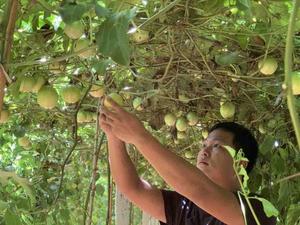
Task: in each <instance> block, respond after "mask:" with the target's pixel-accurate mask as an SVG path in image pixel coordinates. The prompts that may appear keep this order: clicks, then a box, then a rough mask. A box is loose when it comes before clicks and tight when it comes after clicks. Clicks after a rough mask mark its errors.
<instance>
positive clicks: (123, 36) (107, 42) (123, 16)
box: [96, 10, 133, 65]
mask: <svg viewBox="0 0 300 225" xmlns="http://www.w3.org/2000/svg"><path fill="white" fill-rule="evenodd" d="M132 15H133V11H132V10H130V11H126V12H120V13H118V14H114V15H112V16H110V17H108V18H107V19H106V20H105V21H104V22H103V23H102V25H101V26H100V29H99V32H98V33H97V34H96V41H97V45H98V50H99V51H100V53H101V54H103V55H104V56H109V57H111V58H112V59H113V60H114V61H115V62H117V63H119V64H121V65H128V64H129V61H130V47H129V38H128V35H127V32H128V25H129V21H130V20H131V19H132Z"/></svg>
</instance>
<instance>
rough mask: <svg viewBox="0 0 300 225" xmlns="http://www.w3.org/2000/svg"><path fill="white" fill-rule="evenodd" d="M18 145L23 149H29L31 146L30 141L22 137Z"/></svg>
mask: <svg viewBox="0 0 300 225" xmlns="http://www.w3.org/2000/svg"><path fill="white" fill-rule="evenodd" d="M18 144H19V145H20V146H21V147H23V148H26V147H29V146H30V140H29V138H28V137H25V136H24V137H21V138H19V139H18Z"/></svg>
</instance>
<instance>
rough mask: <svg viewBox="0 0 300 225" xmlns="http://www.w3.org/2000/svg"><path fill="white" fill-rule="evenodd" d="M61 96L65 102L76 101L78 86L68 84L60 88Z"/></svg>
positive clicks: (78, 95) (78, 92) (77, 99)
mask: <svg viewBox="0 0 300 225" xmlns="http://www.w3.org/2000/svg"><path fill="white" fill-rule="evenodd" d="M62 98H63V100H64V101H65V102H66V103H70V104H72V103H76V102H78V101H79V99H80V88H79V87H77V86H69V87H66V88H64V89H63V90H62Z"/></svg>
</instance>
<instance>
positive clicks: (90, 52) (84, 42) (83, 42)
mask: <svg viewBox="0 0 300 225" xmlns="http://www.w3.org/2000/svg"><path fill="white" fill-rule="evenodd" d="M89 44H90V41H89V40H88V39H80V40H78V41H77V42H76V44H75V47H74V52H79V53H78V54H77V55H78V56H79V57H80V58H83V59H86V58H89V57H92V56H95V54H96V51H95V49H87V48H88V47H89ZM84 49H86V50H85V51H82V50H84Z"/></svg>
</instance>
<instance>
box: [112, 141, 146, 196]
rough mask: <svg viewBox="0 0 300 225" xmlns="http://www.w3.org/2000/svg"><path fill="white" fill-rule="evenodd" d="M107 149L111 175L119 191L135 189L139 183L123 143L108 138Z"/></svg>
mask: <svg viewBox="0 0 300 225" xmlns="http://www.w3.org/2000/svg"><path fill="white" fill-rule="evenodd" d="M108 149H109V163H110V169H111V173H112V176H113V179H114V180H115V182H116V184H117V186H118V188H119V190H120V191H121V192H129V191H132V190H134V189H135V188H137V187H138V185H139V184H140V182H141V181H140V178H139V176H138V174H137V172H136V169H135V166H134V164H133V163H132V161H131V159H130V157H129V155H128V153H127V150H126V146H125V144H124V142H122V141H120V140H119V139H117V138H115V137H108Z"/></svg>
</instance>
